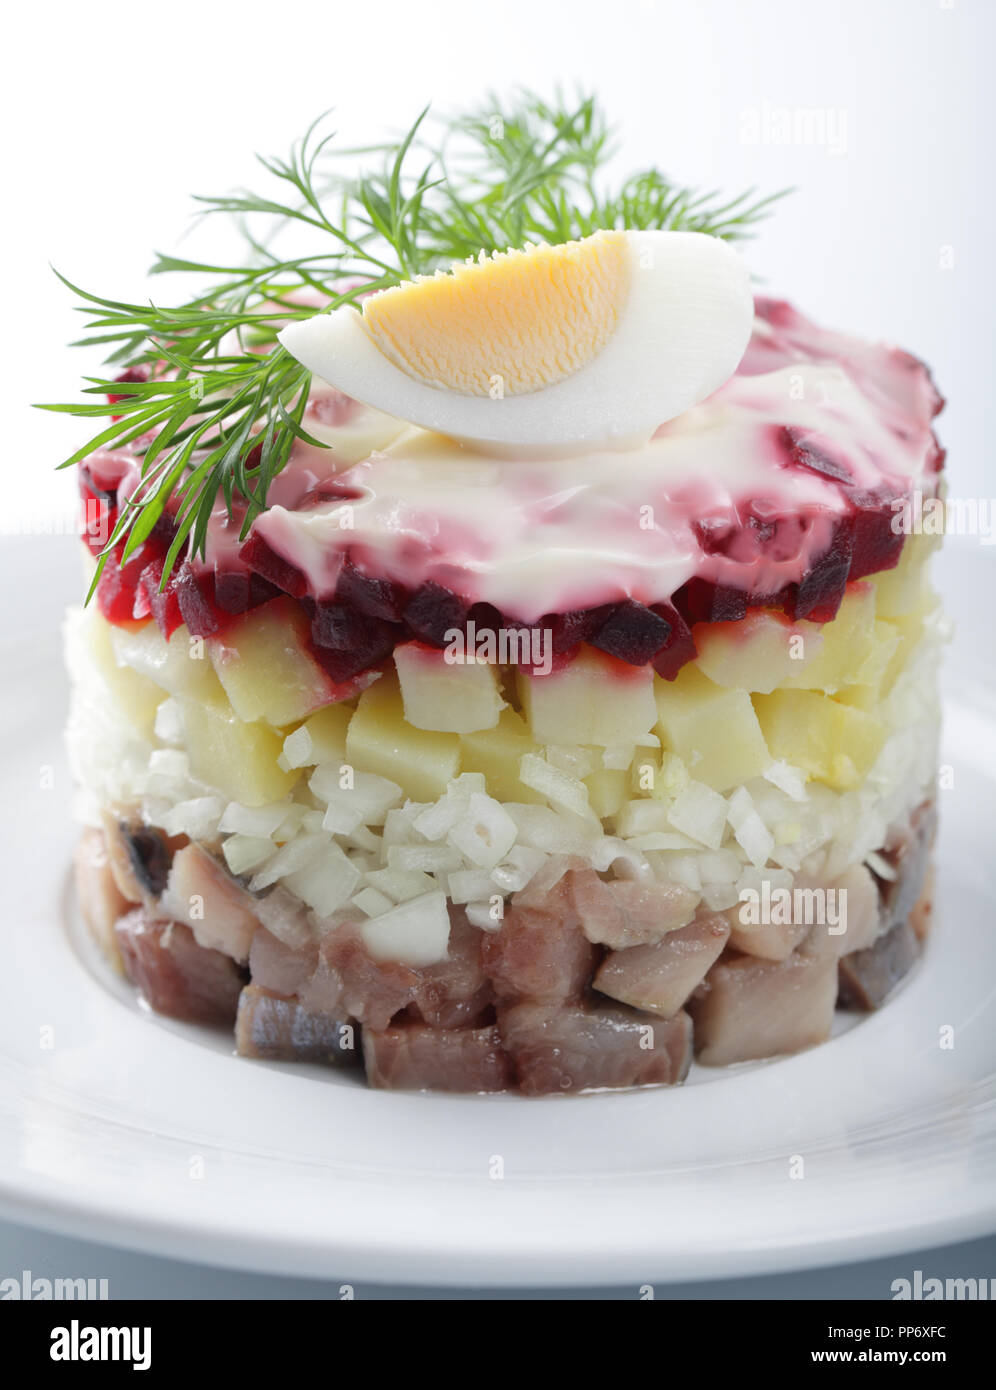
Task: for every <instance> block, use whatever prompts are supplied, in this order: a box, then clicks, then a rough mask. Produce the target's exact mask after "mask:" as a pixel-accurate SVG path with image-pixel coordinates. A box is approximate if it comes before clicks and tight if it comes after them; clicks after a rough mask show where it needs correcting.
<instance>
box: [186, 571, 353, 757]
mask: <svg viewBox="0 0 996 1390" xmlns="http://www.w3.org/2000/svg"><path fill="white" fill-rule="evenodd" d="M307 639H308V620H307V618H306V617H305V615H304V613H303V612H302V611H301V609H300V608H299V607H298V606H297V604H295V603H294V602H293V601H292V600H291V599H283V598H278V599H273V600H272V601H271V602H270V603H267V604H264V605H263V607H262V608H255V609H253V610H252V612H250V613H246V614H245V615H244V617H242V618H238V619H236V621H235V622H234V623H232V624H231V626H229V627H227V628H226V629H225V632H224V634H223V636H222V637H220V638H218V639H217V640H213V641H212V642H211V644H210V645H211V660H212V662H213V663H214V669H215V671H216V672H217V674H218V679H219V680H220V681H221V683H222V685H223V686H224V687H225V693H226V694H227V695H228V698H229V700H231V702H232V708H233V709H234V710H235V711H236V713H237V714H238V716H239V717H240V718H241V719H245V720H247V721H249V722H252V721H253V720H257V719H265V720H266V722H267V723H268V724H272V725H273V726H274V727H275V728H278V729H280V728H284V727H285V726H286V725H287V724H293V723H294V722H295V721H296V720H298V719H303V718H304V717H305V715H308V714H310V713H311V712H312V710H316V709H319V708H320V707H321V706H322V705H327V704H329V703H330V702H331V701H332V700H334V699H335V695H336V691H335V687H334V683H333V682H332V681H331V680H330V679H329V677H328V676H327V675H326V673H325V672H324V671H323V670H322V668H321V666H319V664H318V662H317V661H316V660H315V659H314V657H313V656H312V655H311V653H310V651H309V650H308V645H307Z"/></svg>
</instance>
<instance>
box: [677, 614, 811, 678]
mask: <svg viewBox="0 0 996 1390" xmlns="http://www.w3.org/2000/svg"><path fill="white" fill-rule="evenodd" d="M813 626H814V624H812V623H807V624H795V623H790V622H789V621H788V620H787V619H786V618H783V617H782V615H781V614H780V613H771V612H768V611H767V610H766V609H759V610H757V611H756V612H752V613H748V614H747V616H746V618H744V619H743V620H742V621H741V622H736V623H699V625H698V626H697V627H696V629H695V646H696V648H697V650H698V658H697V662H696V664H697V665H698V668H699V670H700V671H701V672H702V673H703V675H705V676H708V678H709V679H710V680H711V681H715V683H716V684H717V685H725V686H731V687H734V688H736V689H739V690H752V691H761V692H764V693H767V692H769V691H772V690H774V688H775V686H777V685H780V684H781V683H782V681H784V680H787V679H788V678H789V677H790V676H794V677H796V678H797V679H798V678H799V677H800V675H801V673H802V672H803V671H804V670H805V669H806V667H807V666H810V665H811V664H812V662H813V659H814V658H815V657H816V655H817V653H818V652H819V650H820V647H821V646H822V645H823V640H822V637H821V636H820V634H819V631H818V630H817V631H816V632H811V631H807V629H810V628H812V627H813Z"/></svg>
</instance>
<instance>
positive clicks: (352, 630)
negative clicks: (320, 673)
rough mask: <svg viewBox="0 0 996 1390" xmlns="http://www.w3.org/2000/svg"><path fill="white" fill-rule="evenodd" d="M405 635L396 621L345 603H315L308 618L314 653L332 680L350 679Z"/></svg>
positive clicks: (382, 657)
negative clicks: (371, 614) (393, 622)
mask: <svg viewBox="0 0 996 1390" xmlns="http://www.w3.org/2000/svg"><path fill="white" fill-rule="evenodd" d="M403 637H404V630H403V629H402V628H401V627H400V625H397V624H391V623H385V622H383V621H382V620H381V619H380V618H368V617H364V616H363V614H361V613H357V612H356V611H355V610H354V609H352V608H347V607H346V605H345V604H344V603H316V604H315V606H314V613H313V615H312V619H311V640H312V642H313V643H314V644H315V657H316V659H317V660H318V661H319V662H320V663H321V665H322V667H323V668H324V669H325V670H326V671H327V672H328V673H329V675H330V676H331V677H332V679H333V680H334V681H346V680H351V679H352V677H353V676H358V675H359V674H360V672H361V671H366V670H369V668H370V667H372V666H377V665H378V664H379V663H380V662H382V661H384V660H386V659H387V657H389V656H390V655H391V652H392V651H393V650H394V648H395V645H396V644H397V643H398V642H399V641H401V640H402V639H403Z"/></svg>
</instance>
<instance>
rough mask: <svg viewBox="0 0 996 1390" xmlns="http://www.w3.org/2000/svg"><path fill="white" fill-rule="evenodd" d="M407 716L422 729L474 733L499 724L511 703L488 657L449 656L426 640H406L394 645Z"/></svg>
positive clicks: (437, 731) (446, 732)
mask: <svg viewBox="0 0 996 1390" xmlns="http://www.w3.org/2000/svg"><path fill="white" fill-rule="evenodd" d="M394 664H395V666H396V668H397V672H398V680H399V681H400V683H401V699H402V702H403V704H404V707H405V719H406V720H407V721H408V723H409V724H412V725H414V727H415V728H416V729H428V730H430V731H433V732H435V733H444V734H471V733H473V732H474V731H475V730H476V729H493V728H494V727H495V725H496V724H497V723H498V716H499V714H500V713H501V711H502V708H503V706H504V704H505V702H504V700H503V699H502V698H501V694H500V693H499V690H498V681H497V676H496V670H495V667H494V666H491V665H488V663H487V662H483V661H475V660H473V659H472V658H471V659H469V660H468V661H466V662H454V661H447V659H446V653H444V652H441V651H438V650H437V649H436V648H435V647H427V646H425V645H424V644H423V643H422V642H405V643H404V645H403V646H400V647H396V648H395V651H394Z"/></svg>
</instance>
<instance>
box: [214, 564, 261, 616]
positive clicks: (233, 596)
mask: <svg viewBox="0 0 996 1390" xmlns="http://www.w3.org/2000/svg"><path fill="white" fill-rule="evenodd" d="M254 577H255V576H254ZM249 578H250V576H249V575H248V573H244V572H237V571H235V570H217V571H216V572H215V576H214V601H215V604H216V605H217V606H218V607H219V608H220V609H221V611H222V612H223V613H230V614H231V615H232V616H233V617H234V616H235V615H237V614H239V613H244V612H245V611H246V609H247V608H248V607H249Z"/></svg>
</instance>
